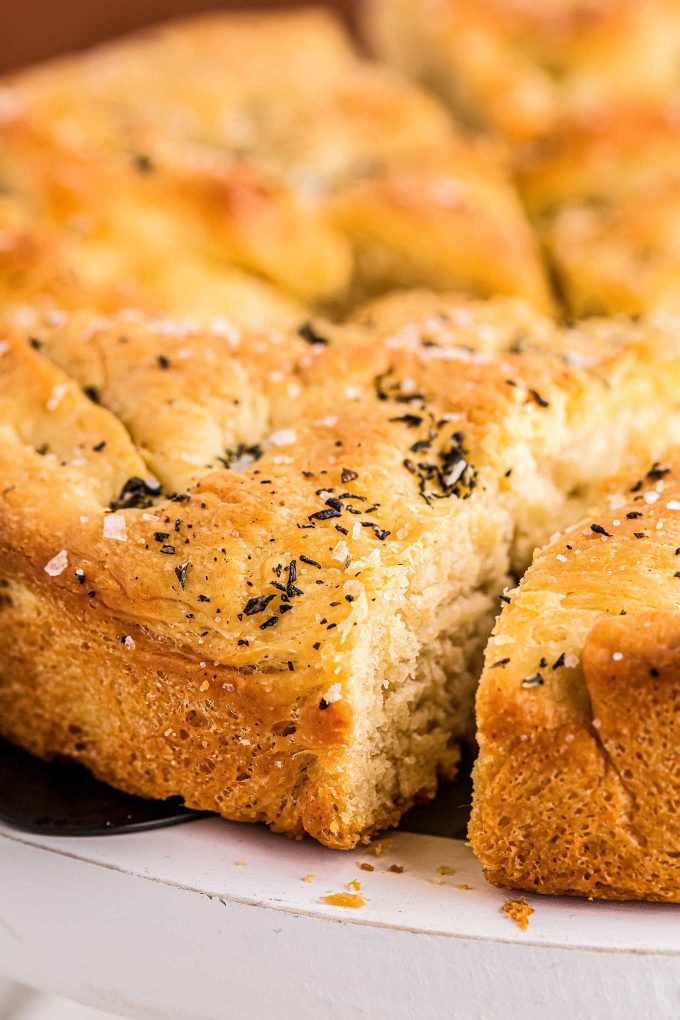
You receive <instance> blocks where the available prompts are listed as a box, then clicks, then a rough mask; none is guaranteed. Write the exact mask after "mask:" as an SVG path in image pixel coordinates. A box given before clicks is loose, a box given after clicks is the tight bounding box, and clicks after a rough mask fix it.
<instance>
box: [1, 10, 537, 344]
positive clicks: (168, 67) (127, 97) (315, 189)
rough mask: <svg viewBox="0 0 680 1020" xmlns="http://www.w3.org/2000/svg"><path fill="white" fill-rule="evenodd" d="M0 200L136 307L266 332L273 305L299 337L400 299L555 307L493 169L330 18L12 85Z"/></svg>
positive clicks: (183, 39)
mask: <svg viewBox="0 0 680 1020" xmlns="http://www.w3.org/2000/svg"><path fill="white" fill-rule="evenodd" d="M0 191H1V192H2V194H3V195H4V196H6V200H8V201H9V200H12V201H14V202H18V203H21V204H22V207H23V208H24V209H25V210H26V215H27V216H28V217H29V219H30V220H32V223H33V227H34V229H39V231H41V232H42V231H44V230H45V229H51V230H52V231H53V232H55V233H57V234H61V235H63V243H64V245H66V246H67V248H68V250H69V253H70V254H69V259H68V261H69V262H70V261H72V260H73V259H75V260H76V262H77V264H78V265H79V266H80V267H81V269H82V271H83V273H84V275H85V276H86V278H87V279H90V278H92V277H94V282H96V283H97V284H100V285H104V286H106V287H110V286H111V285H112V283H115V284H116V285H117V286H118V287H120V283H121V280H122V281H124V282H125V284H126V286H127V288H128V295H129V300H128V304H129V305H132V306H139V305H142V306H143V307H145V308H146V307H151V308H152V309H156V310H160V311H166V312H171V313H173V314H194V313H196V312H200V313H201V314H204V315H205V314H210V313H212V314H217V313H218V312H220V311H221V312H222V313H223V314H228V315H229V316H230V317H231V318H232V319H233V318H238V319H240V321H246V322H248V323H253V322H255V323H256V324H257V325H260V324H262V323H263V322H264V323H268V322H271V321H272V314H269V313H271V312H275V311H276V304H275V294H272V289H275V291H278V292H279V305H280V312H281V321H283V322H290V317H289V315H288V312H289V310H290V307H291V306H292V307H294V303H295V302H302V303H306V304H311V305H312V306H314V307H315V308H320V307H324V308H327V309H332V310H333V311H334V312H336V311H338V310H340V311H341V312H343V311H345V310H346V309H347V307H349V306H354V305H355V304H357V302H360V301H363V300H365V299H366V298H368V297H371V296H373V295H375V294H378V293H381V292H383V291H385V290H387V289H389V288H392V287H395V286H404V285H418V286H429V287H432V288H436V289H447V288H448V289H464V290H466V291H468V292H469V293H471V294H475V295H482V296H487V295H492V294H494V293H504V294H518V295H522V296H524V297H526V298H528V299H530V300H531V301H532V302H533V303H534V304H535V305H536V306H537V307H539V308H541V309H543V310H545V309H547V308H548V307H549V306H550V297H549V294H548V288H547V286H546V281H545V276H544V272H543V267H542V265H541V261H540V257H539V253H538V245H537V242H536V240H535V238H534V236H533V234H532V231H531V229H530V227H529V224H528V222H527V219H526V217H525V214H524V212H523V210H522V208H521V204H520V202H519V199H518V197H517V196H516V194H515V191H514V189H513V186H512V184H511V183H510V181H509V179H508V174H507V171H506V168H505V166H504V162H503V159H502V158H501V156H500V155H499V153H498V152H496V151H493V150H492V149H491V148H490V146H488V145H484V146H482V145H478V144H474V143H472V142H470V141H468V140H467V139H466V138H465V137H464V136H463V135H462V133H460V132H459V131H458V129H457V128H456V127H455V126H454V124H453V123H452V121H451V119H450V117H449V115H448V113H447V111H446V110H445V108H444V107H443V106H442V105H441V104H440V103H439V102H437V101H436V100H435V99H434V98H433V97H431V96H429V95H428V94H427V93H426V92H425V91H423V90H421V89H420V88H418V87H417V86H415V85H413V84H412V83H410V82H408V81H406V80H405V79H402V78H400V77H399V75H398V74H396V73H395V72H393V71H391V70H390V69H388V68H385V67H381V66H380V65H377V64H374V63H371V62H369V61H368V60H366V59H363V58H361V57H360V56H359V55H358V54H357V53H356V52H355V51H354V49H353V47H352V45H351V43H350V41H349V39H348V38H347V37H346V36H345V34H344V33H343V31H342V29H341V28H340V26H339V24H337V23H336V22H335V21H334V20H333V19H332V18H331V17H330V15H324V14H323V13H321V12H319V11H317V12H313V11H312V12H310V11H307V12H305V11H299V12H297V13H278V14H275V13H270V14H255V15H254V14H226V15H225V14H211V15H205V16H203V17H199V18H195V19H192V20H189V21H184V22H179V23H170V24H167V25H161V26H159V27H156V28H153V29H151V30H147V31H145V32H141V33H139V34H137V35H133V36H130V37H128V38H126V39H123V40H121V41H116V42H113V43H111V44H110V45H108V46H106V47H100V48H97V49H95V50H91V51H87V52H85V53H83V54H81V55H77V56H73V57H68V58H64V59H61V60H58V61H53V62H51V63H49V64H47V65H44V66H42V67H38V68H34V69H31V70H29V71H26V72H23V73H21V74H18V75H16V76H14V77H13V78H11V79H6V80H5V81H4V82H3V83H2V84H1V85H0ZM2 227H3V224H2V210H0V230H2ZM1 250H2V248H1V247H0V251H1ZM284 299H287V302H286V300H284ZM259 305H262V311H261V313H259Z"/></svg>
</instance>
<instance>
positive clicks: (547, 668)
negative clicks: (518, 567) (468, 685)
mask: <svg viewBox="0 0 680 1020" xmlns="http://www.w3.org/2000/svg"><path fill="white" fill-rule="evenodd" d="M679 479H680V474H679V471H678V461H677V457H676V456H672V457H670V458H667V459H663V460H661V461H660V462H656V463H654V464H652V465H651V466H650V467H649V469H648V470H647V471H646V473H645V472H643V473H642V474H641V475H635V476H632V477H629V478H627V479H626V481H625V483H624V482H619V483H617V485H616V486H615V488H614V490H613V491H612V492H611V493H610V494H609V496H608V497H607V498H606V499H605V500H603V501H602V502H601V505H600V506H599V508H598V509H597V510H596V511H594V512H593V514H592V515H590V516H588V517H586V518H585V519H584V520H582V521H581V522H580V523H579V524H577V525H575V526H573V527H571V528H569V529H567V531H565V532H564V534H562V535H560V536H557V537H555V538H554V539H553V540H552V541H551V543H550V545H548V546H547V547H546V548H545V549H544V550H543V551H541V552H539V553H538V554H537V556H536V559H535V561H534V563H533V565H532V567H531V568H530V569H529V571H528V572H527V574H526V575H525V577H524V578H523V580H522V582H521V583H520V585H519V587H518V588H517V589H515V590H514V591H512V592H510V593H509V599H510V604H509V605H507V606H505V607H504V609H503V612H502V614H501V617H500V619H499V622H498V624H497V626H496V629H495V631H494V636H493V638H492V640H491V642H490V644H489V647H488V650H487V654H486V669H485V672H484V674H483V677H482V681H481V687H480V690H479V695H478V702H477V710H478V725H479V730H478V735H479V742H480V748H481V754H480V759H479V762H478V764H477V766H476V775H475V807H474V813H473V819H472V825H471V839H472V843H473V846H474V848H475V850H476V852H477V854H478V855H479V856H480V858H481V861H482V864H483V865H484V868H485V872H486V874H487V876H488V877H489V878H490V879H491V880H492V881H493V882H496V883H498V884H500V885H511V886H515V887H520V888H523V889H530V890H532V891H537V892H547V893H572V894H579V895H589V896H596V897H608V898H613V899H636V898H640V899H642V898H648V899H665V900H672V901H677V900H678V898H679V897H680V892H679V890H680V881H679V880H680V871H679V866H678V861H677V852H676V847H677V839H678V834H679V830H678V820H677V801H678V797H679V796H680V765H679V758H678V754H677V747H678V740H679V739H680V731H679V729H678V712H677V701H678V689H679V688H678V684H679V682H680V673H679V672H678V649H679V648H680V589H679V588H678V585H680V569H679V565H678V564H679V560H680V557H679V555H678V552H679V550H680V484H679Z"/></svg>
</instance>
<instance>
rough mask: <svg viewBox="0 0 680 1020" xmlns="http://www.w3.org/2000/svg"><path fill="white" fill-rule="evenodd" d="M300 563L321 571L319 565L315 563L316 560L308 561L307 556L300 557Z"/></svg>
mask: <svg viewBox="0 0 680 1020" xmlns="http://www.w3.org/2000/svg"><path fill="white" fill-rule="evenodd" d="M300 561H301V562H302V563H306V564H307V565H308V566H310V567H316V568H317V569H318V570H321V564H320V563H317V562H316V560H310V558H309V556H301V557H300Z"/></svg>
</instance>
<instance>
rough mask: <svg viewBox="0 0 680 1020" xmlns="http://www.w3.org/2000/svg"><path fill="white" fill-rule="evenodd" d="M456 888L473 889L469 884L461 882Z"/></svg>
mask: <svg viewBox="0 0 680 1020" xmlns="http://www.w3.org/2000/svg"><path fill="white" fill-rule="evenodd" d="M456 888H457V889H472V886H471V885H468V883H467V882H459V883H458V885H457V886H456Z"/></svg>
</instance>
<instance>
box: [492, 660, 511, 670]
mask: <svg viewBox="0 0 680 1020" xmlns="http://www.w3.org/2000/svg"><path fill="white" fill-rule="evenodd" d="M509 662H510V659H507V658H506V659H498V661H497V662H494V663H493V664H492V665H491V666H489V669H498V668H499V667H502V666H507V664H508V663H509Z"/></svg>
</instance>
